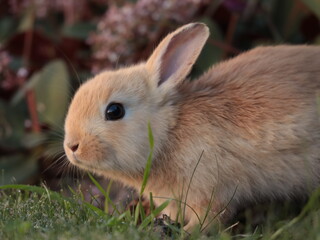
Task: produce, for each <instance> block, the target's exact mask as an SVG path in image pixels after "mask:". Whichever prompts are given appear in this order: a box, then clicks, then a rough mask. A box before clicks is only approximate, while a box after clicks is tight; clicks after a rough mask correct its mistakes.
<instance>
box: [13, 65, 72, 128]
mask: <svg viewBox="0 0 320 240" xmlns="http://www.w3.org/2000/svg"><path fill="white" fill-rule="evenodd" d="M31 89H34V91H35V94H36V102H37V110H38V113H39V117H40V120H41V121H43V122H46V123H49V124H52V125H58V126H61V125H62V123H63V120H64V117H65V113H66V110H67V106H68V103H69V97H68V94H69V74H68V70H67V66H66V64H65V62H63V61H61V60H55V61H52V62H50V63H49V64H47V65H46V66H45V67H44V68H43V69H42V70H41V71H40V72H37V73H35V74H33V75H32V76H31V79H30V80H29V81H28V82H27V83H26V84H25V85H24V86H23V87H22V88H21V89H20V90H19V91H18V92H17V94H16V95H15V96H14V98H13V99H12V103H13V104H16V103H17V102H19V101H21V99H22V98H23V96H24V95H25V94H26V92H27V91H28V90H31Z"/></svg>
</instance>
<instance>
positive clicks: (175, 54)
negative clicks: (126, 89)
mask: <svg viewBox="0 0 320 240" xmlns="http://www.w3.org/2000/svg"><path fill="white" fill-rule="evenodd" d="M208 36H209V29H208V27H207V26H206V25H205V24H203V23H190V24H187V25H185V26H182V27H180V28H178V29H177V30H176V31H175V32H173V33H171V34H169V35H168V36H167V37H165V38H164V39H163V40H162V41H161V43H160V44H159V45H158V47H157V48H156V49H155V51H154V52H153V54H152V55H151V56H150V58H149V60H148V61H147V68H148V70H149V71H150V73H151V76H152V81H153V84H156V86H161V88H162V87H165V89H167V90H169V89H172V88H174V87H175V86H176V85H177V84H179V83H180V82H181V81H183V80H184V79H185V78H186V77H187V75H188V74H189V72H190V71H191V68H192V66H193V64H194V63H195V61H196V60H197V58H198V56H199V54H200V52H201V50H202V48H203V46H204V44H205V42H206V40H207V38H208Z"/></svg>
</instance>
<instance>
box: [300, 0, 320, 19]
mask: <svg viewBox="0 0 320 240" xmlns="http://www.w3.org/2000/svg"><path fill="white" fill-rule="evenodd" d="M301 1H302V2H303V3H304V4H305V5H307V6H308V7H309V9H310V11H312V12H314V14H316V15H317V17H318V19H319V20H320V1H319V0H301Z"/></svg>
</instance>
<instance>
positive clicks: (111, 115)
mask: <svg viewBox="0 0 320 240" xmlns="http://www.w3.org/2000/svg"><path fill="white" fill-rule="evenodd" d="M124 114H125V111H124V107H123V105H122V104H121V103H110V104H109V105H108V106H107V108H106V112H105V118H106V120H110V121H115V120H118V119H121V118H123V117H124Z"/></svg>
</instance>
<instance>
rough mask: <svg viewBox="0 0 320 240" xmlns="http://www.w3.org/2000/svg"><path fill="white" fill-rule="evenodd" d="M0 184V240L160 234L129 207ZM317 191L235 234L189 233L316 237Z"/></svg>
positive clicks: (219, 233)
mask: <svg viewBox="0 0 320 240" xmlns="http://www.w3.org/2000/svg"><path fill="white" fill-rule="evenodd" d="M1 188H7V189H3V190H0V239H3V240H5V239H10V240H11V239H161V234H160V233H159V232H155V231H154V229H153V228H152V226H151V225H147V226H144V227H143V228H141V226H139V225H138V226H136V225H135V217H134V213H133V214H131V213H130V212H129V211H127V212H124V213H120V214H115V215H114V216H110V215H108V214H106V213H104V211H102V210H99V209H96V208H95V207H94V206H92V205H90V204H88V203H85V204H84V203H83V202H82V201H81V199H80V198H79V197H77V196H76V197H74V198H65V197H63V196H62V195H60V194H59V193H54V192H50V191H49V190H47V189H45V188H40V187H29V186H24V185H11V186H7V187H1ZM19 189H24V190H19ZM319 196H320V191H318V192H316V193H315V194H314V195H313V197H311V199H310V200H309V202H308V203H307V204H306V205H305V207H304V208H303V210H302V211H301V212H300V214H298V215H297V216H292V215H293V214H291V213H292V206H291V208H290V207H289V208H286V207H282V208H280V209H279V208H274V209H272V208H270V209H269V214H268V216H267V218H266V220H265V221H264V223H263V224H261V225H259V226H258V227H255V228H252V226H251V225H250V224H247V225H243V223H242V228H243V229H242V230H241V234H239V231H238V233H237V231H234V232H230V231H228V230H227V231H225V230H224V229H218V228H213V229H212V231H211V232H210V235H209V236H205V235H203V234H200V233H194V234H193V235H192V236H190V237H189V239H218V240H222V239H223V240H225V239H283V240H284V239H288V240H289V239H290V240H291V239H296V240H300V239H315V240H319V239H320V209H319V202H320V199H319ZM279 210H281V211H280V213H281V214H280V213H279ZM290 211H291V213H290ZM245 215H249V214H248V213H247V214H245ZM283 215H287V218H284V216H283ZM288 216H289V217H288ZM247 218H249V217H247ZM184 236H186V235H184ZM166 238H167V239H181V238H182V235H181V234H179V233H176V234H174V235H173V236H171V237H169V236H167V237H166Z"/></svg>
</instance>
